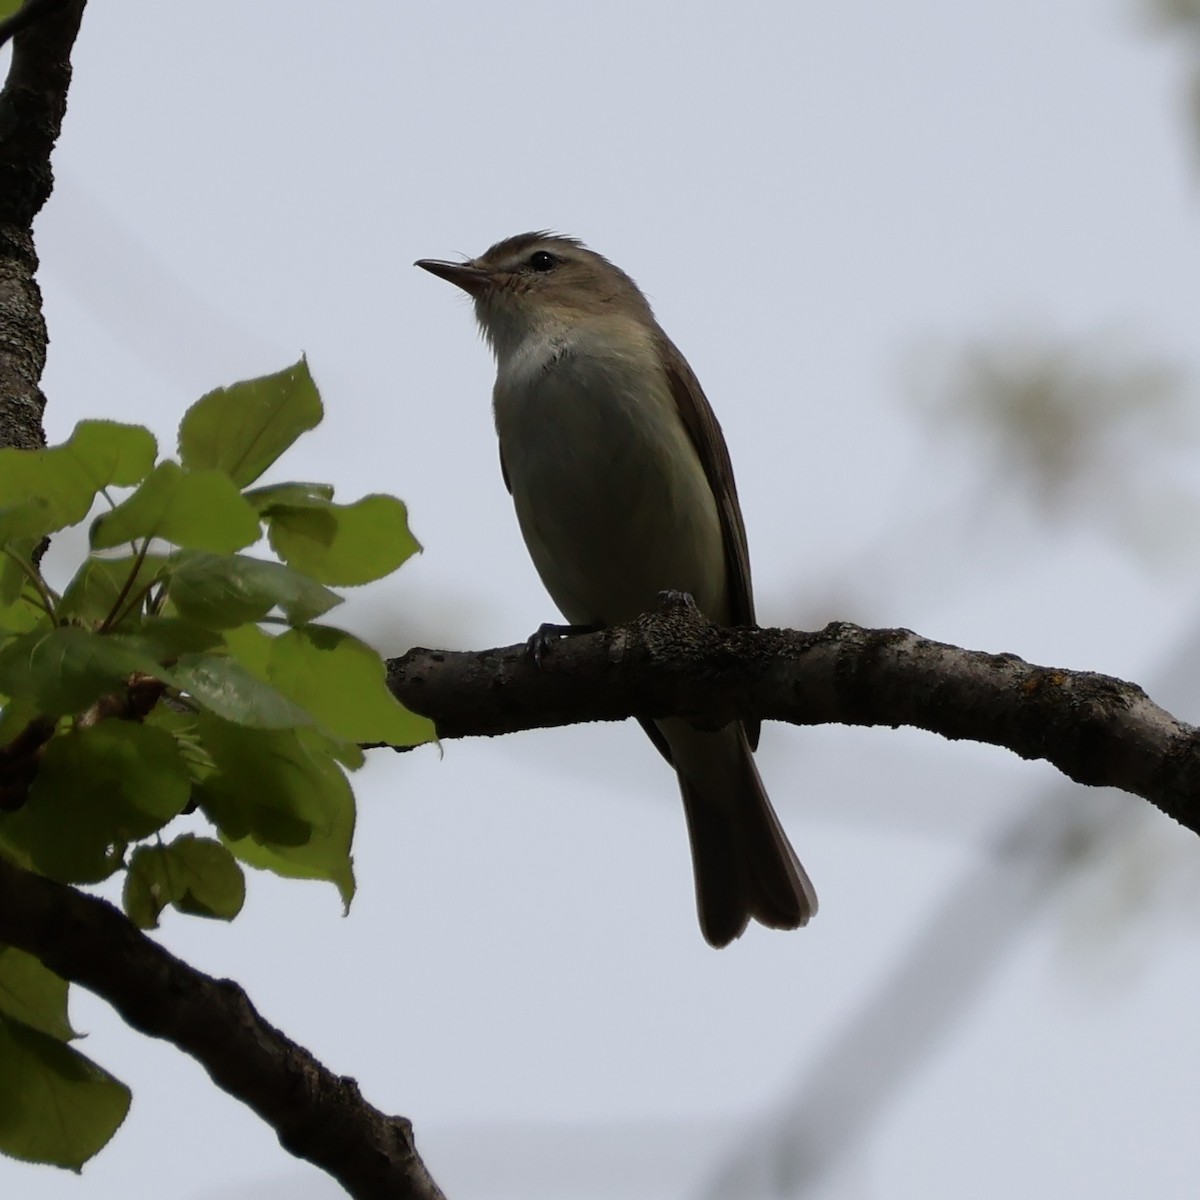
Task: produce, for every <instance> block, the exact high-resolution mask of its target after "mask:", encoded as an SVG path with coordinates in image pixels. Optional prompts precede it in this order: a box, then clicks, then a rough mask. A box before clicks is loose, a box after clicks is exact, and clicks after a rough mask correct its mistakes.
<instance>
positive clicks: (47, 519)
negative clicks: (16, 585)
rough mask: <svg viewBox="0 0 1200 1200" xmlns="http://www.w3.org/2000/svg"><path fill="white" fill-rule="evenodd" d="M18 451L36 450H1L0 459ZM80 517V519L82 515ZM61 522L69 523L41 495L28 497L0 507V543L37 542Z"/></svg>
mask: <svg viewBox="0 0 1200 1200" xmlns="http://www.w3.org/2000/svg"><path fill="white" fill-rule="evenodd" d="M19 453H25V454H31V453H35V451H30V450H25V451H18V450H0V460H2V458H3V455H5V454H19ZM3 468H4V463H3V461H0V470H3ZM89 507H90V505H89ZM85 515H86V514H85ZM79 519H80V520H83V518H82V517H80V518H79ZM63 524H68V525H69V524H71V522H70V521H62V520H61V518H60V515H59V511H58V510H57V509H55V508H54V507H53V506H52V505H51V504H50V501H49V500H46V499H45V498H43V497H42V496H30V497H28V498H26V499H25V500H21V501H20V502H19V503H16V504H6V505H4V506H3V507H0V545H11V544H12V543H13V542H16V541H28V543H29V544H30V545H36V544H37V543H38V541H40V540H41V538H42V537H44V536H45V535H46V534H47V533H51V532H52V531H53V530H55V529H61V528H62V525H63ZM22 557H27V556H25V555H22Z"/></svg>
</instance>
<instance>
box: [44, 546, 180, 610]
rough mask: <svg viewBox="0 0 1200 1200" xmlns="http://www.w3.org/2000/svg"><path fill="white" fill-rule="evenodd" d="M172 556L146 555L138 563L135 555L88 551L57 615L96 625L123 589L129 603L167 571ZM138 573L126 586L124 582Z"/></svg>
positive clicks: (65, 593)
mask: <svg viewBox="0 0 1200 1200" xmlns="http://www.w3.org/2000/svg"><path fill="white" fill-rule="evenodd" d="M171 562H172V558H171V557H170V556H169V555H166V554H147V555H146V556H145V557H144V558H143V559H142V561H141V565H140V566H139V565H138V560H137V557H136V555H132V554H126V555H123V556H122V557H121V558H100V557H98V556H97V555H94V554H91V555H88V557H87V558H85V559H84V560H83V564H82V566H80V568H79V570H78V571H76V572H75V577H74V578H73V579H72V580H71V582H70V583H69V584H67V590H66V591H65V592H63V598H62V603H61V604H60V605H59V606H58V613H59V616H60V617H70V618H73V619H74V620H76V621H82V622H84V623H87V624H99V622H101V621H103V620H104V619H105V618H106V617H107V616H108V614H109V613H110V612H111V611H112V608H113V605H115V604H116V602H117V597H118V596H120V595H121V593H122V592H123V591H124V592H125V598H124V600H123V601H122V604H129V603H130V602H131V601H132V600H133V598H134V597H135V596H137V594H138V593H139V592H141V591H142V590H143V589H145V588H146V587H149V586H150V584H151V583H153V582H154V580H155V579H156V578H157V577H158V576H159V575H160V574H164V575H165V573H166V572H167V571H168V569H169V567H170V564H171ZM135 566H137V574H136V576H135V577H134V579H133V581H132V583H130V584H129V587H128V588H127V589H126V586H125V585H126V582H127V581H128V580H129V577H130V576H131V575H133V573H134V567H135Z"/></svg>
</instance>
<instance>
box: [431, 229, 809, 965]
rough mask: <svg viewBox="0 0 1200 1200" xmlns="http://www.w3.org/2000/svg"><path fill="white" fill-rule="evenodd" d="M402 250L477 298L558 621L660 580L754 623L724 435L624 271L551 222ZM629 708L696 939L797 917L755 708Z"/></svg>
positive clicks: (633, 596)
mask: <svg viewBox="0 0 1200 1200" xmlns="http://www.w3.org/2000/svg"><path fill="white" fill-rule="evenodd" d="M416 265H417V266H418V267H423V268H424V269H425V270H426V271H430V272H432V273H433V274H434V275H437V276H440V277H441V278H442V279H446V280H449V282H451V283H453V284H455V285H456V286H458V287H460V288H462V289H463V291H465V292H466V293H467V294H468V295H469V296H470V297H471V298H472V299H473V300H474V302H475V315H476V317H477V318H478V321H479V325H480V327H481V329H482V331H483V334H484V336H485V337H486V339H487V341H488V343H489V344H490V345H491V348H492V351H493V352H494V354H495V357H496V385H495V389H494V391H493V404H494V409H495V418H496V432H497V433H498V434H499V437H500V466H501V470H502V472H503V475H504V482H505V484H506V485H507V486H508V490H509V491H510V492H511V493H512V498H513V503H514V504H515V506H516V510H517V519H518V521H519V522H520V526H521V533H522V535H523V536H524V538H525V544H526V546H527V547H528V548H529V553H530V555H531V557H532V558H533V563H534V566H535V567H536V568H537V571H538V574H539V575H540V576H541V578H542V582H543V584H545V587H546V590H547V591H548V592H549V593H550V596H551V598H552V599H553V600H554V603H555V604H556V605H557V606H558V608H559V610H560V611H561V612H562V614H563V616H565V617H566V619H567V620H568V621H569V622H570V623H571V627H573V628H574V627H579V628H586V629H597V628H603V627H605V626H609V625H617V624H620V623H622V622H624V621H629V620H631V619H632V618H634V617H636V616H638V615H639V614H640V613H643V612H645V611H647V610H649V609H651V608H653V607H654V606H655V604H656V602H657V598H658V595H659V593H661V592H663V591H681V592H687V593H688V594H690V595H691V596H692V597H693V599H694V600H695V602H696V604H697V606H698V607H699V609H700V611H701V612H703V613H704V614H705V615H706V616H708V617H709V618H710V619H711V620H713V621H715V622H717V623H718V624H722V625H752V624H753V623H754V601H753V597H752V595H751V590H750V561H749V557H748V554H747V549H746V531H745V527H744V526H743V524H742V513H741V509H740V507H739V505H738V498H737V490H736V488H735V487H734V482H733V468H732V466H731V465H730V461H729V451H728V450H727V449H726V446H725V439H724V436H723V435H722V433H721V428H720V426H719V425H718V424H717V420H716V417H715V416H714V415H713V411H712V409H711V408H710V407H709V403H708V400H707V399H706V398H705V395H704V392H703V391H702V390H701V388H700V384H699V382H698V381H697V379H696V376H695V375H694V374H693V373H692V369H691V368H690V367H689V366H688V364H687V361H686V360H685V359H684V357H683V355H682V354H680V353H679V351H678V350H677V349H676V348H675V346H674V345H673V344H672V342H671V340H670V339H669V338H668V337H667V335H666V334H665V333H663V331H662V329H661V328H660V327H659V325H658V322H657V321H656V320H655V319H654V314H653V313H652V312H651V310H650V305H649V303H648V302H647V300H646V298H645V296H643V295H642V293H641V292H640V291H639V290H638V287H637V285H636V284H635V283H634V282H633V280H632V279H630V278H629V276H628V275H626V274H625V272H624V271H622V270H620V269H619V268H618V267H616V266H614V265H613V264H612V263H611V262H609V261H608V260H607V259H606V258H604V257H602V256H601V255H599V254H597V253H595V252H594V251H592V250H589V249H588V248H587V247H586V246H584V245H583V243H582V242H580V241H578V240H577V239H576V238H571V237H563V236H560V235H557V234H552V233H547V232H540V233H522V234H518V235H517V236H516V237H510V238H507V239H505V240H504V241H502V242H497V243H496V245H494V246H493V247H492V248H491V249H490V250H488V251H487V253H486V254H483V255H481V256H480V257H479V258H476V259H472V260H470V261H469V262H463V263H455V262H443V261H441V260H437V259H421V260H419V261H418V262H417V264H416ZM642 724H643V727H644V728H645V730H646V732H647V733H648V734H649V735H650V738H651V740H652V741H653V742H654V744H655V745H656V746H657V747H658V749H659V750H660V751H661V752H662V754H663V756H664V757H665V758H666V759H667V761H668V762H669V763H671V765H672V766H673V767H674V768H675V771H676V773H677V775H678V777H679V787H680V791H681V792H682V793H683V807H684V812H685V813H686V816H687V827H688V834H689V837H690V839H691V847H692V865H693V870H694V873H695V879H696V901H697V907H698V909H699V915H700V928H701V930H702V931H703V933H704V936H705V938H706V939H707V940H708V941H709V942H710V943H711V944H712V945H714V946H724V945H727V944H728V943H729V942H731V941H732V940H733V939H734V938H736V937H737V936H738V935H739V934H741V933H742V931H743V930H744V929H745V928H746V925H747V923H748V922H749V920H750V918H752V917H753V918H754V919H755V920H757V921H761V922H762V923H763V924H764V925H770V926H772V927H774V928H777V929H795V928H797V927H798V926H800V925H803V924H805V922H807V921H808V919H809V917H811V916H812V915H813V913H815V912H816V910H817V897H816V893H815V892H814V891H813V887H812V884H811V883H810V882H809V879H808V876H807V875H806V874H805V872H804V868H803V867H802V866H801V865H800V862H799V860H798V859H797V858H796V854H795V851H793V849H792V847H791V845H790V844H789V843H788V840H787V836H786V835H785V834H784V832H783V829H782V828H781V826H780V824H779V819H778V818H777V817H776V815H775V812H774V810H773V809H772V807H771V803H770V801H769V800H768V799H767V794H766V792H765V791H764V790H763V785H762V780H761V779H760V778H759V774H758V770H757V768H756V767H755V765H754V759H753V757H752V750H753V749H754V747H755V746H756V745H757V743H758V724H757V722H754V723H750V722H743V721H735V722H733V723H732V724H729V725H726V726H725V727H724V728H722V729H719V730H716V731H703V730H700V729H696V728H694V727H693V726H692V725H691V724H690V723H688V722H687V721H684V720H680V719H670V720H662V721H643V722H642Z"/></svg>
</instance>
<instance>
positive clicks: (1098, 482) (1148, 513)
mask: <svg viewBox="0 0 1200 1200" xmlns="http://www.w3.org/2000/svg"><path fill="white" fill-rule="evenodd" d="M1185 383H1186V376H1185V375H1184V373H1183V372H1182V371H1181V370H1179V369H1178V368H1176V367H1175V366H1174V365H1172V364H1169V363H1165V362H1162V361H1161V360H1158V359H1156V358H1153V357H1150V356H1147V355H1144V354H1141V355H1139V354H1136V353H1134V352H1132V351H1131V350H1129V349H1128V348H1126V347H1123V346H1122V345H1121V344H1120V342H1119V340H1117V339H1113V338H1111V337H1099V336H1098V337H1095V338H1091V339H1081V340H1078V341H1071V340H1067V339H1054V338H1050V337H1047V336H1045V335H1038V334H1027V335H1016V336H1009V337H1000V338H996V339H993V340H991V341H987V342H978V343H975V344H973V345H968V346H966V347H964V348H961V349H954V350H938V351H934V352H933V353H927V354H925V355H924V356H923V360H922V361H921V362H920V363H919V365H918V368H917V373H916V389H915V391H916V399H917V403H918V405H919V407H920V408H921V409H922V410H923V412H924V414H925V415H926V417H927V418H928V420H929V422H930V424H931V425H932V426H933V428H934V429H935V430H936V432H937V433H938V434H939V435H940V436H942V437H945V438H949V439H954V440H957V441H958V442H959V443H961V444H962V448H963V450H964V453H965V455H966V456H967V457H968V458H969V461H972V462H982V463H985V464H990V465H989V466H987V467H985V468H984V470H983V471H982V472H980V473H979V474H978V475H977V476H976V477H975V480H974V487H975V488H976V490H977V496H978V503H979V504H980V505H981V506H984V505H988V504H990V503H992V502H995V501H1000V500H1016V501H1018V502H1021V503H1027V504H1031V505H1032V506H1033V507H1034V509H1035V511H1036V512H1037V514H1038V515H1039V516H1041V517H1044V518H1047V519H1052V520H1062V519H1068V518H1069V519H1073V520H1077V521H1081V522H1084V523H1091V524H1095V525H1098V526H1100V527H1101V528H1102V529H1103V530H1104V531H1105V532H1108V533H1111V534H1115V535H1117V536H1118V537H1120V538H1121V539H1122V540H1125V541H1127V542H1129V543H1131V544H1132V545H1133V546H1134V547H1135V548H1137V549H1139V550H1142V551H1145V550H1148V549H1155V548H1157V546H1158V545H1160V544H1161V542H1162V541H1163V538H1164V535H1166V536H1170V534H1171V533H1172V532H1173V531H1184V530H1188V531H1190V530H1191V529H1192V528H1194V526H1195V523H1196V517H1197V503H1198V500H1197V497H1196V495H1195V493H1194V492H1192V491H1190V490H1188V489H1187V488H1186V487H1185V486H1184V484H1183V483H1182V482H1179V483H1176V482H1174V481H1172V478H1171V473H1170V469H1169V460H1170V459H1171V458H1172V456H1176V455H1181V454H1182V453H1184V452H1187V453H1190V452H1192V451H1193V450H1194V447H1195V443H1196V440H1197V432H1198V428H1197V424H1196V421H1195V418H1194V415H1193V411H1192V406H1191V405H1190V404H1189V400H1190V397H1189V395H1188V389H1187V388H1186V387H1185ZM1180 462H1181V463H1182V458H1180Z"/></svg>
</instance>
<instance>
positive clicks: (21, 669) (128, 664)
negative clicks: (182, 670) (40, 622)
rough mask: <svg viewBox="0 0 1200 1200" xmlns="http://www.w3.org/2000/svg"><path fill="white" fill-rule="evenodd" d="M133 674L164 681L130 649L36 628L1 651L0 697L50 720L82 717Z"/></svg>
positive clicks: (74, 630) (72, 630) (68, 631)
mask: <svg viewBox="0 0 1200 1200" xmlns="http://www.w3.org/2000/svg"><path fill="white" fill-rule="evenodd" d="M135 672H140V673H142V674H145V675H153V676H155V677H157V678H164V677H165V676H164V672H163V670H162V668H160V667H159V665H158V663H157V662H155V660H154V659H153V658H152V657H151V656H150V655H149V654H147V653H145V652H144V651H143V650H140V649H138V648H137V647H136V646H135V645H132V644H124V643H122V642H120V641H118V640H117V639H116V638H111V637H105V636H103V635H101V634H98V633H93V632H92V631H91V630H90V629H80V628H78V627H75V626H60V627H58V628H55V629H36V630H33V631H32V632H30V633H26V634H23V635H21V636H20V637H18V638H14V639H13V640H12V641H10V642H9V643H8V644H7V645H6V646H5V647H4V649H3V650H0V692H3V693H4V694H5V695H6V696H12V697H14V698H17V699H20V700H24V701H26V702H28V703H31V704H33V705H36V707H37V709H38V711H39V712H43V713H46V714H48V715H50V716H62V715H65V714H66V713H77V712H82V711H83V710H84V709H86V708H87V707H88V706H89V705H91V704H93V703H95V701H97V700H98V699H99V698H100V697H101V696H103V695H105V694H107V693H109V692H114V691H117V690H119V689H120V688H122V687H124V685H125V681H126V680H127V679H128V677H129V676H130V675H132V674H134V673H135Z"/></svg>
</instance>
